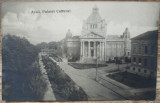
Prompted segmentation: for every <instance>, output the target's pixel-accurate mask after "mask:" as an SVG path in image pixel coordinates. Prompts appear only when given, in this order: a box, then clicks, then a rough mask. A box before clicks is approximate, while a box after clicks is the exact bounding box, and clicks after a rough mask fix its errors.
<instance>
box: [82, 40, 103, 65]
mask: <svg viewBox="0 0 160 103" xmlns="http://www.w3.org/2000/svg"><path fill="white" fill-rule="evenodd" d="M103 45H104V42H103V39H102V40H101V39H98V40H96V39H84V40H81V47H80V48H81V62H84V63H87V62H89V63H90V62H91V61H93V60H95V59H96V58H98V59H99V60H100V61H104V57H103V56H104V46H103ZM85 60H86V61H85Z"/></svg>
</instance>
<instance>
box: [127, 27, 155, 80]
mask: <svg viewBox="0 0 160 103" xmlns="http://www.w3.org/2000/svg"><path fill="white" fill-rule="evenodd" d="M157 45H158V30H155V31H148V32H145V33H143V34H141V35H138V36H136V37H134V38H132V39H131V47H132V48H131V51H132V54H131V68H130V69H129V70H128V71H129V72H131V73H135V74H138V75H142V76H146V77H149V76H150V77H155V76H156V68H157Z"/></svg>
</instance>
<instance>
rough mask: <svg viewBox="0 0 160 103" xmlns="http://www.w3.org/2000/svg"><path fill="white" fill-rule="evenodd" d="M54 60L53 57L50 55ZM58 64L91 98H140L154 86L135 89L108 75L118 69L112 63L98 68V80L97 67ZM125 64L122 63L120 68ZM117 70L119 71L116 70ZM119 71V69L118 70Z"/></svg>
mask: <svg viewBox="0 0 160 103" xmlns="http://www.w3.org/2000/svg"><path fill="white" fill-rule="evenodd" d="M50 59H52V60H53V61H54V62H56V61H55V60H54V59H53V58H51V57H50ZM57 64H58V65H59V66H60V67H61V68H62V69H63V70H64V72H65V73H66V74H68V75H69V76H70V77H71V78H72V80H73V81H74V82H75V83H76V84H77V85H79V86H81V87H82V88H83V90H84V91H85V92H86V93H87V95H88V96H89V97H90V98H89V99H90V100H121V99H130V98H133V97H134V98H138V96H139V95H141V94H142V93H143V92H147V91H153V88H141V89H134V88H131V87H128V86H126V85H124V84H122V83H119V82H117V81H115V80H113V79H110V78H108V77H106V75H107V74H109V73H108V72H109V71H113V70H117V65H115V64H110V65H108V66H107V67H100V68H98V77H99V80H98V82H97V81H95V76H96V69H95V68H93V69H84V70H80V69H75V68H73V67H72V66H70V65H68V63H66V62H57ZM125 66H126V64H125V65H120V66H119V67H120V69H122V68H124V67H125ZM115 72H117V71H115ZM118 72H119V71H118Z"/></svg>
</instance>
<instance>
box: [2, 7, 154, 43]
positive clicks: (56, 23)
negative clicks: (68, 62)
mask: <svg viewBox="0 0 160 103" xmlns="http://www.w3.org/2000/svg"><path fill="white" fill-rule="evenodd" d="M34 10H36V9H34V8H28V9H26V10H25V11H24V12H20V13H14V12H7V13H6V14H5V15H4V17H3V19H2V34H3V35H5V34H11V35H18V36H22V37H26V38H27V39H28V40H29V41H30V42H31V43H33V44H37V43H40V42H50V41H59V40H62V39H63V38H64V37H65V35H66V33H67V31H68V29H70V30H71V32H72V34H73V35H80V33H81V30H82V20H81V19H79V18H78V17H77V15H74V13H52V14H38V13H37V14H32V13H31V11H34ZM85 18H87V17H85ZM106 20H107V18H106ZM126 27H128V28H129V31H130V33H131V37H134V36H136V35H139V34H141V33H144V32H146V31H148V30H155V29H157V27H151V26H139V25H136V24H133V23H132V24H131V23H130V22H125V21H123V22H117V21H109V22H107V35H108V34H109V35H112V34H114V35H115V34H116V35H122V34H123V32H124V30H125V28H126Z"/></svg>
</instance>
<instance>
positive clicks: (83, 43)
mask: <svg viewBox="0 0 160 103" xmlns="http://www.w3.org/2000/svg"><path fill="white" fill-rule="evenodd" d="M84 43H85V42H84V41H83V53H82V54H83V56H84Z"/></svg>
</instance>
